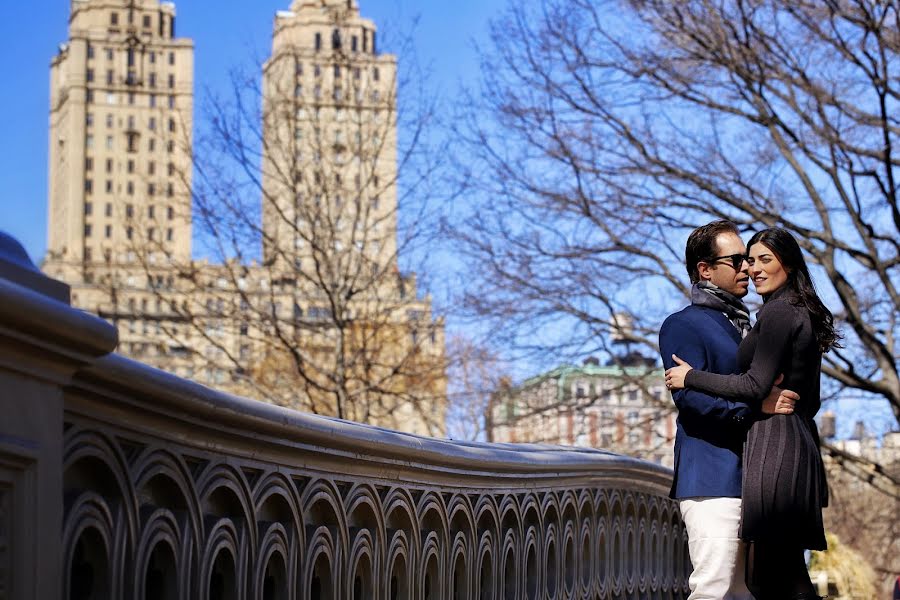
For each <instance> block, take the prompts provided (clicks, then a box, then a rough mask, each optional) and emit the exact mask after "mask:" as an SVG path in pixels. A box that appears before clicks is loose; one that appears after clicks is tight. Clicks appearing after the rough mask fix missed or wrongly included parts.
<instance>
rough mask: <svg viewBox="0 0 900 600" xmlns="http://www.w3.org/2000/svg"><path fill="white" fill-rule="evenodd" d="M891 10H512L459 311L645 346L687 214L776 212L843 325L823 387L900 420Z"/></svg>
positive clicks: (489, 63) (585, 349)
mask: <svg viewBox="0 0 900 600" xmlns="http://www.w3.org/2000/svg"><path fill="white" fill-rule="evenodd" d="M898 23H900V7H898V6H897V5H896V3H892V2H878V1H874V0H848V1H840V2H839V1H824V2H823V1H811V0H810V1H806V0H757V1H752V2H742V1H721V2H713V1H710V0H676V1H670V0H665V1H663V0H630V1H629V0H609V1H606V0H539V1H538V2H535V3H530V4H516V5H515V6H512V7H511V8H510V9H509V11H508V12H507V13H506V14H505V16H503V17H502V18H501V19H499V20H497V21H496V22H495V23H494V24H493V27H492V30H491V37H490V40H489V42H488V43H487V44H486V46H485V47H484V48H483V49H482V59H483V64H482V71H483V83H482V85H481V87H480V88H479V89H475V90H472V91H470V92H469V94H468V96H467V97H466V98H465V101H464V104H463V106H464V107H465V110H464V111H461V113H460V115H459V116H458V118H457V127H456V128H455V131H454V137H455V139H456V140H457V141H458V142H459V144H460V150H458V151H457V152H455V153H454V155H455V156H458V157H465V158H464V159H459V160H458V161H457V162H458V164H457V165H456V172H457V174H458V181H457V183H458V184H459V187H460V189H461V193H460V195H459V198H460V200H458V201H457V202H455V203H454V205H453V208H454V211H453V212H452V213H448V215H447V217H446V225H447V230H448V232H449V233H450V234H451V235H453V236H454V239H455V240H456V242H457V246H458V248H459V249H460V252H461V253H462V254H463V255H464V257H465V259H466V261H467V270H466V272H467V273H469V274H473V275H472V276H471V277H470V283H471V287H470V288H469V293H468V296H467V303H466V305H467V307H468V309H469V310H470V311H471V312H472V313H473V314H477V315H483V316H488V317H490V318H492V319H494V322H495V323H497V324H498V325H497V326H496V327H495V329H494V331H493V332H492V334H493V336H494V338H495V339H496V340H498V341H499V342H500V343H502V344H503V345H505V346H506V347H508V348H511V349H515V350H517V351H519V352H520V353H522V354H526V355H527V354H531V355H543V356H548V355H549V356H554V357H561V356H575V355H584V354H586V353H591V352H597V351H601V352H602V351H609V347H608V346H607V344H609V343H610V340H611V339H612V337H614V336H619V337H620V338H621V337H622V336H623V335H625V336H627V337H628V338H629V339H630V341H631V343H632V344H634V345H635V347H636V348H640V347H643V348H644V350H645V351H646V353H647V354H655V353H656V351H657V342H656V338H657V332H658V329H659V325H660V323H661V322H662V320H663V318H664V317H665V315H666V314H668V313H670V312H671V311H673V310H674V309H677V308H678V307H679V306H681V305H684V304H685V303H686V296H687V292H688V285H689V284H688V279H687V277H686V275H685V272H684V266H683V248H684V240H685V239H686V237H687V234H688V232H689V231H690V230H691V229H692V228H694V227H696V226H698V225H700V224H702V223H705V222H708V221H710V220H712V219H718V218H727V219H730V220H732V221H734V222H735V223H737V224H739V226H740V227H741V228H742V229H743V230H745V231H751V230H757V229H761V228H764V227H770V226H779V227H784V228H787V229H789V230H791V231H792V232H794V233H795V234H796V236H797V238H798V239H799V240H800V242H801V245H802V246H803V248H804V250H805V252H806V255H807V257H808V259H809V260H810V262H811V263H812V264H813V266H814V269H815V276H816V279H817V282H818V284H819V286H820V288H821V291H822V293H823V295H824V298H825V300H826V303H827V304H828V305H830V306H831V308H832V309H833V311H834V312H835V315H836V318H837V320H838V324H839V327H840V329H841V331H842V333H843V334H844V335H845V341H844V346H845V347H844V348H843V349H840V350H838V351H835V352H831V353H829V354H827V355H826V359H825V364H824V365H823V370H824V373H825V374H826V375H827V376H828V377H827V380H826V381H827V384H826V388H825V391H826V392H827V394H828V395H829V396H834V395H838V394H840V395H841V396H842V397H857V398H860V399H873V400H876V401H886V402H887V403H888V404H889V405H890V407H891V409H892V410H893V414H894V416H895V417H896V418H897V419H898V421H900V368H898V356H900V350H898V346H897V343H898V334H900V325H898V318H900V292H898V285H900V204H898V184H897V181H896V180H897V176H898V155H897V150H896V146H897V143H898V132H900V121H898V115H897V111H896V109H897V106H898V99H900V79H898V74H897V72H896V71H895V69H897V65H898V64H900V61H898V58H900V56H898V54H900V26H898ZM473 108H474V110H473ZM616 314H625V315H628V316H629V317H630V323H631V324H632V327H631V328H630V330H629V331H627V332H623V331H622V328H621V327H619V326H618V325H617V321H616V319H614V318H613V315H616ZM501 323H502V326H500V324H501ZM878 480H879V481H880V482H881V484H880V485H882V488H881V489H884V490H889V491H890V494H889V496H890V497H892V498H894V499H896V497H897V491H898V490H900V487H898V479H897V478H896V477H892V476H890V475H889V474H888V473H885V472H884V470H883V469H882V470H881V471H879V475H878Z"/></svg>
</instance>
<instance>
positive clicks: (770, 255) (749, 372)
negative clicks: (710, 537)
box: [666, 228, 839, 600]
mask: <svg viewBox="0 0 900 600" xmlns="http://www.w3.org/2000/svg"><path fill="white" fill-rule="evenodd" d="M748 247H749V250H748V252H749V263H750V277H751V279H752V280H753V283H754V285H755V287H756V291H757V292H758V293H759V294H760V295H761V296H762V297H763V300H764V302H765V303H764V305H763V307H762V309H761V310H760V311H759V315H758V317H757V321H756V325H755V326H754V327H753V329H752V330H751V331H750V333H749V334H747V337H745V338H744V340H743V341H742V342H741V345H740V347H739V348H738V366H739V368H740V369H741V374H740V375H717V374H714V373H706V372H703V371H698V370H696V369H692V368H691V366H690V365H689V364H687V363H685V362H684V361H683V360H681V359H679V358H678V357H677V356H673V359H674V360H675V362H676V363H677V364H678V365H679V366H677V367H674V368H672V369H669V370H668V371H666V385H667V386H668V387H669V388H670V389H672V390H676V389H681V388H684V387H688V388H692V389H696V390H700V391H703V392H706V393H709V394H715V395H718V396H723V397H730V398H735V399H742V400H745V401H747V402H751V403H752V402H756V403H760V402H762V400H763V399H764V398H765V397H766V395H767V394H768V393H769V390H770V389H771V388H772V385H773V384H774V383H775V381H776V379H777V378H778V377H779V375H782V374H783V375H784V381H783V383H782V384H781V386H782V387H783V388H785V389H790V390H794V391H796V392H797V393H799V395H800V399H799V400H798V401H797V404H796V406H795V410H794V413H793V414H791V415H764V414H762V413H759V416H758V420H757V421H756V422H755V423H754V424H753V426H752V427H751V429H750V431H749V433H748V434H747V442H746V444H745V447H744V469H743V483H742V503H741V505H742V506H741V512H742V514H741V537H742V538H743V539H744V540H745V541H747V542H750V543H751V545H750V550H749V556H748V580H747V583H748V587H750V590H751V591H752V592H753V593H754V595H755V596H756V597H757V598H761V599H765V600H781V599H788V598H793V599H798V600H799V599H803V598H818V597H819V596H817V595H816V593H815V588H813V585H812V582H811V581H810V579H809V574H808V573H807V570H806V562H805V560H804V556H803V554H804V550H805V549H807V548H809V549H813V550H824V549H825V531H824V528H823V526H822V507H823V506H826V505H827V502H828V491H827V488H826V484H825V471H824V468H823V466H822V457H821V454H820V452H819V436H818V432H817V430H816V425H815V422H814V421H813V417H814V416H815V414H816V412H818V410H819V407H820V398H819V378H820V371H821V366H822V353H823V352H827V351H828V350H829V349H831V348H833V347H836V346H837V342H838V339H839V336H838V334H837V333H836V332H835V330H834V318H833V317H832V314H831V312H829V310H828V309H827V308H826V307H825V305H824V304H823V303H822V301H821V300H820V299H819V297H818V295H817V294H816V291H815V287H814V286H813V282H812V278H811V277H810V274H809V269H808V268H807V266H806V262H805V261H804V259H803V254H802V253H801V251H800V246H799V245H798V244H797V241H796V240H795V239H794V238H793V237H792V236H791V234H790V233H788V232H787V231H785V230H784V229H778V228H773V229H766V230H763V231H760V232H758V233H756V234H755V235H754V236H753V237H752V238H751V239H750V242H749V244H748Z"/></svg>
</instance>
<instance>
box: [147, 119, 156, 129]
mask: <svg viewBox="0 0 900 600" xmlns="http://www.w3.org/2000/svg"><path fill="white" fill-rule="evenodd" d="M147 128H148V129H149V130H150V131H156V117H150V121H149V122H148V123H147Z"/></svg>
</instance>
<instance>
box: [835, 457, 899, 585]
mask: <svg viewBox="0 0 900 600" xmlns="http://www.w3.org/2000/svg"><path fill="white" fill-rule="evenodd" d="M852 459H853V457H841V456H836V457H833V458H832V459H831V460H830V461H829V462H828V463H827V465H826V468H827V470H828V476H829V488H830V490H831V505H830V507H829V508H828V510H827V511H826V512H825V518H826V526H827V529H828V531H830V532H832V533H834V534H836V535H837V537H838V538H839V539H840V540H841V541H842V542H843V543H845V544H847V545H848V546H851V547H853V548H855V549H856V550H857V551H858V552H859V553H860V554H861V555H862V556H863V557H864V558H865V561H866V564H868V565H871V567H872V568H873V569H874V571H875V576H876V580H877V583H876V585H877V586H878V587H879V588H880V590H879V592H880V593H879V596H878V597H882V598H886V597H888V596H890V593H891V590H892V589H893V585H894V582H895V581H896V578H897V573H898V572H900V511H898V510H897V508H898V504H900V497H898V496H897V495H896V494H892V493H890V490H889V489H885V488H884V487H883V486H881V485H879V482H878V481H877V478H878V475H877V474H874V473H870V475H869V477H870V478H867V479H865V480H861V479H860V478H859V477H855V476H854V475H855V474H854V473H852V471H850V470H848V469H846V468H844V465H843V464H841V461H846V460H852ZM897 470H900V465H894V471H897ZM872 483H874V484H875V485H870V484H872Z"/></svg>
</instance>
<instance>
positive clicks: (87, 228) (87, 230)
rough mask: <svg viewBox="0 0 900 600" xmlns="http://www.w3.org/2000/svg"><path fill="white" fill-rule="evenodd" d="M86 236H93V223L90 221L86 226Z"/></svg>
mask: <svg viewBox="0 0 900 600" xmlns="http://www.w3.org/2000/svg"><path fill="white" fill-rule="evenodd" d="M84 237H91V225H90V223H88V224H87V225H85V226H84Z"/></svg>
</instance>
